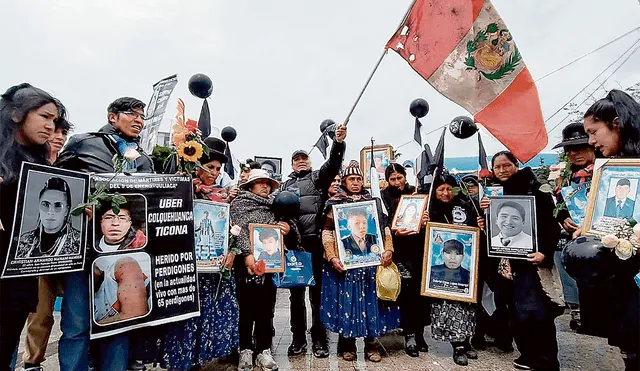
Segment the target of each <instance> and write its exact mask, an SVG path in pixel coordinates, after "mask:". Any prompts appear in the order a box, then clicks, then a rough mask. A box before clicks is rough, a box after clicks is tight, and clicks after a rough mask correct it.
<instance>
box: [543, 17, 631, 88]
mask: <svg viewBox="0 0 640 371" xmlns="http://www.w3.org/2000/svg"><path fill="white" fill-rule="evenodd" d="M638 30H640V26H638V27H636V28H634V29H632V30H631V31H629V32H626V33H624V34H622V35H620V36H618V37H616V38H615V39H613V40H611V41H609V42H608V43H605V44H602V45H600V46H599V47H597V48H595V49H593V50H592V51H590V52H588V53H586V54H583V55H581V56H579V57H578V58H576V59H574V60H572V61H571V62H569V63H567V64H565V65H564V66H561V67H558V68H556V69H555V70H553V71H551V72H549V73H547V74H546V75H544V76H542V77H540V78H538V79H537V80H535V82H538V81H540V80H542V79H544V78H547V77H549V76H551V75H553V74H554V73H556V72H558V71H560V70H563V69H565V68H566V67H569V66H570V65H572V64H574V63H576V62H577V61H579V60H581V59H583V58H585V57H587V56H589V55H591V54H593V53H595V52H597V51H598V50H600V49H602V48H605V47H607V46H609V45H611V44H613V43H614V42H616V41H618V40H620V39H622V38H624V37H625V36H627V35H630V34H632V33H634V32H636V31H638Z"/></svg>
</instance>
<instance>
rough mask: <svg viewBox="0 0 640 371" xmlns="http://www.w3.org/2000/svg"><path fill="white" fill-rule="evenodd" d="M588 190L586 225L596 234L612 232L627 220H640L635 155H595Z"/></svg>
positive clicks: (638, 166) (639, 172)
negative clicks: (632, 156) (602, 156)
mask: <svg viewBox="0 0 640 371" xmlns="http://www.w3.org/2000/svg"><path fill="white" fill-rule="evenodd" d="M602 161H606V162H605V163H604V164H603V165H602V166H600V167H598V166H597V165H596V167H595V168H596V170H595V171H594V174H593V179H592V182H591V185H592V186H591V192H589V203H588V204H587V208H586V209H587V212H586V216H585V227H586V228H585V229H586V231H587V232H591V233H595V234H609V233H614V232H615V230H616V229H617V228H618V227H620V226H622V225H627V224H628V222H629V221H630V220H635V221H640V199H639V197H638V196H639V195H638V185H639V182H638V180H639V179H640V161H638V160H637V159H611V160H606V159H598V160H597V162H600V163H601V162H602Z"/></svg>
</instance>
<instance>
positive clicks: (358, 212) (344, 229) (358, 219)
mask: <svg viewBox="0 0 640 371" xmlns="http://www.w3.org/2000/svg"><path fill="white" fill-rule="evenodd" d="M333 220H334V223H335V228H336V240H337V244H338V257H339V258H340V261H341V262H342V265H343V266H344V267H345V268H346V269H354V268H361V267H370V266H375V265H380V262H381V260H382V253H383V252H384V240H383V238H382V233H381V232H380V223H379V220H378V209H377V207H376V203H375V201H362V202H354V203H348V204H342V205H333Z"/></svg>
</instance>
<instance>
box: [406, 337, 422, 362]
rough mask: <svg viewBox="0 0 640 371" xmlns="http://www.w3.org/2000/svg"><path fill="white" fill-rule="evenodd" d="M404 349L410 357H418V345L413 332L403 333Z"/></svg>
mask: <svg viewBox="0 0 640 371" xmlns="http://www.w3.org/2000/svg"><path fill="white" fill-rule="evenodd" d="M404 351H405V353H407V355H409V356H411V357H419V356H420V352H419V351H418V345H417V344H416V336H415V335H414V334H409V335H405V337H404Z"/></svg>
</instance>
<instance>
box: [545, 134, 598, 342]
mask: <svg viewBox="0 0 640 371" xmlns="http://www.w3.org/2000/svg"><path fill="white" fill-rule="evenodd" d="M557 148H562V150H563V152H564V155H565V156H566V159H567V160H568V162H566V163H565V166H566V167H565V168H564V170H563V171H562V173H561V174H560V176H559V177H558V178H557V179H556V187H555V189H554V193H555V196H556V201H557V202H556V204H557V205H564V198H563V197H562V194H561V193H560V190H561V189H562V188H564V187H568V186H572V185H574V184H581V183H585V182H588V181H591V177H592V176H593V163H594V162H595V159H596V151H595V149H594V148H593V146H591V145H590V144H589V136H588V135H587V133H586V132H585V131H584V127H583V126H582V123H581V122H575V123H572V124H569V125H567V127H565V128H564V129H563V130H562V142H560V143H558V144H557V145H556V146H555V147H553V149H557ZM556 220H557V221H558V223H560V225H561V226H562V227H563V228H564V231H563V232H562V235H561V238H560V240H559V241H558V248H557V250H556V252H555V254H554V260H555V263H556V266H557V267H558V270H559V271H560V278H561V279H562V286H563V291H564V299H565V301H566V302H567V305H568V306H569V308H570V309H571V322H570V326H571V328H572V329H574V330H578V329H579V330H580V331H581V332H582V331H588V328H589V327H590V325H589V324H590V323H591V322H592V321H590V315H589V313H586V316H585V318H582V321H581V316H580V304H579V303H580V301H579V299H578V287H577V285H576V282H575V281H574V280H573V279H572V278H571V277H570V276H569V275H568V274H567V272H566V271H565V269H564V267H563V266H562V263H561V259H562V250H563V249H564V247H565V246H566V245H567V244H568V243H569V242H570V241H571V240H572V235H573V233H574V232H575V231H576V230H577V229H578V228H579V225H578V224H576V222H577V221H575V220H573V219H572V218H571V215H569V210H567V208H566V206H564V207H561V206H558V207H557V214H556ZM583 325H584V326H583Z"/></svg>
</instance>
